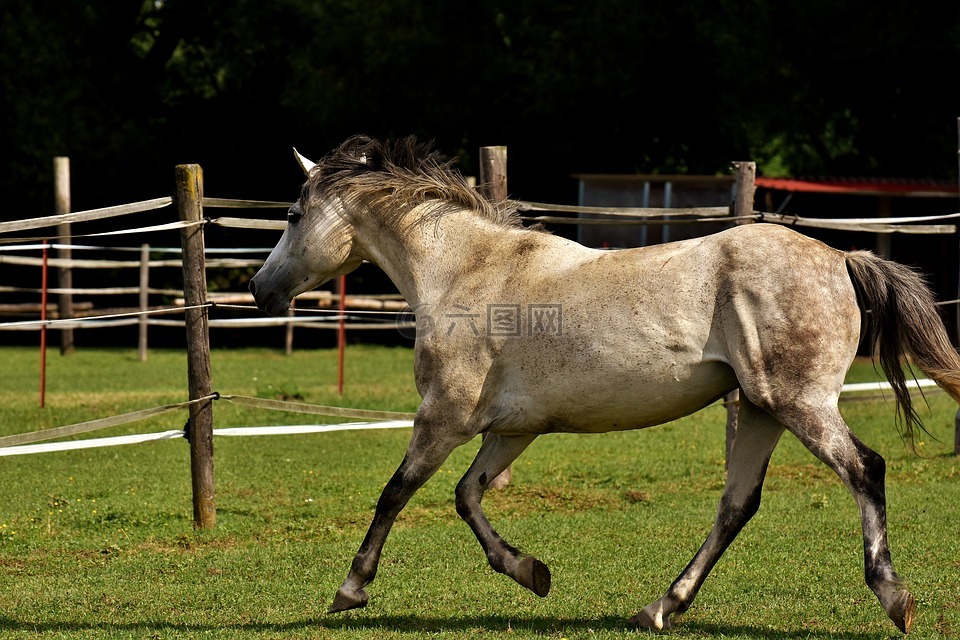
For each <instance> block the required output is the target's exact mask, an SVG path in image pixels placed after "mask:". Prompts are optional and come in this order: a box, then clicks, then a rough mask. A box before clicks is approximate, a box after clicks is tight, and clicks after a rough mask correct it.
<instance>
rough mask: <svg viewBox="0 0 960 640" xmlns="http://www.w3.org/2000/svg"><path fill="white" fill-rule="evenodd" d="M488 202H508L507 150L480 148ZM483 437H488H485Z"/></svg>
mask: <svg viewBox="0 0 960 640" xmlns="http://www.w3.org/2000/svg"><path fill="white" fill-rule="evenodd" d="M477 188H478V189H480V193H482V194H483V195H484V196H485V197H486V198H487V199H488V200H492V201H494V202H500V201H501V200H506V199H507V195H508V191H507V148H506V147H480V184H479V185H478V187H477ZM483 437H486V435H484V436H483ZM512 475H513V470H512V467H507V468H506V469H504V470H503V472H502V473H501V474H500V475H498V476H497V477H496V478H494V479H493V480H491V481H490V485H489V488H490V489H502V488H504V487H505V486H507V485H508V484H510V478H511V476H512Z"/></svg>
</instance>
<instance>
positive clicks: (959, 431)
mask: <svg viewBox="0 0 960 640" xmlns="http://www.w3.org/2000/svg"><path fill="white" fill-rule="evenodd" d="M957 166H958V167H960V118H957ZM957 179H958V180H960V175H958V176H957ZM957 297H960V296H957ZM955 311H956V314H957V344H960V307H956V309H955ZM953 455H955V456H960V408H958V409H957V415H956V416H954V418H953Z"/></svg>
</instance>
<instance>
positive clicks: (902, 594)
mask: <svg viewBox="0 0 960 640" xmlns="http://www.w3.org/2000/svg"><path fill="white" fill-rule="evenodd" d="M916 611H917V601H916V599H915V598H914V597H913V596H912V595H911V594H910V592H909V591H899V592H897V600H896V602H894V603H893V606H891V607H890V611H889V612H888V615H889V616H890V619H891V620H893V624H895V625H897V629H900V632H901V633H910V628H911V627H912V626H913V615H914V613H916Z"/></svg>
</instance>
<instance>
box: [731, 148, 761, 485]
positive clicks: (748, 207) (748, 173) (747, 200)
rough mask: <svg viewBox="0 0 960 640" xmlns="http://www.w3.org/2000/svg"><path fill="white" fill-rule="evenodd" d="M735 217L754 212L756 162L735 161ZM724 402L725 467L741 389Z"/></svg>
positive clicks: (735, 424) (733, 432)
mask: <svg viewBox="0 0 960 640" xmlns="http://www.w3.org/2000/svg"><path fill="white" fill-rule="evenodd" d="M733 169H734V171H735V172H736V173H735V174H734V175H735V177H734V200H733V211H732V213H733V215H734V217H740V216H748V215H751V214H753V195H754V193H755V192H756V190H757V187H756V178H757V164H756V163H755V162H734V163H733ZM751 222H753V220H736V224H738V225H740V224H750V223H751ZM723 404H724V405H726V408H727V455H726V458H725V460H724V467H728V466H729V464H730V452H731V451H732V450H733V441H734V440H735V439H736V437H737V426H738V422H739V415H740V389H734V390H733V391H731V392H730V393H728V394H727V395H725V396H724V397H723Z"/></svg>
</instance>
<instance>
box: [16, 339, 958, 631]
mask: <svg viewBox="0 0 960 640" xmlns="http://www.w3.org/2000/svg"><path fill="white" fill-rule="evenodd" d="M0 354H2V357H3V359H4V362H5V365H6V366H5V367H4V368H3V369H2V370H0V399H2V401H3V405H2V406H3V408H2V410H0V435H4V434H8V433H17V432H22V431H29V430H34V429H36V428H40V427H50V426H59V425H61V424H69V423H72V422H77V421H82V420H89V419H93V418H97V417H102V416H106V415H111V414H115V413H120V412H125V411H132V410H135V409H141V408H146V407H149V406H155V405H158V404H163V403H168V402H176V401H180V400H183V399H184V398H185V396H186V381H185V371H186V360H185V357H184V355H183V354H182V353H180V352H162V351H155V352H151V354H150V361H149V362H148V363H146V364H142V363H139V362H137V361H136V355H135V353H133V352H132V351H125V350H113V351H111V350H84V349H81V350H80V351H79V352H78V353H76V354H75V355H74V356H71V357H69V358H60V357H58V356H54V357H52V358H51V360H50V363H49V365H50V366H49V374H48V377H49V381H48V394H47V405H48V406H47V408H46V409H44V410H41V409H38V408H37V392H36V388H37V376H36V370H37V365H36V359H37V358H36V351H35V350H32V349H16V348H5V349H2V350H0ZM412 363H413V357H412V353H411V352H410V351H409V350H407V349H400V348H397V349H389V348H378V347H362V346H351V347H350V348H349V351H348V354H347V365H348V368H347V382H346V390H347V393H346V395H345V397H344V398H343V399H342V401H340V400H339V399H338V398H337V395H336V354H335V352H331V351H315V352H306V351H302V352H297V353H295V354H294V355H293V356H291V357H287V356H284V355H282V354H279V353H277V352H275V351H271V350H253V349H251V350H236V351H223V350H222V351H216V352H214V354H213V361H212V366H213V378H214V387H215V389H216V390H217V391H219V392H221V393H223V394H238V395H256V396H262V397H286V398H302V399H303V400H305V401H307V402H312V403H317V404H338V403H342V404H343V405H345V406H355V407H363V408H375V409H387V410H400V411H412V410H414V409H415V408H416V406H417V404H418V398H417V395H416V392H415V389H414V385H413V375H412ZM874 378H875V373H874V372H873V370H872V369H871V368H870V366H869V365H858V366H857V367H856V368H855V370H854V371H853V372H852V373H851V376H850V379H851V380H856V381H862V380H867V379H874ZM929 399H930V407H931V411H930V413H929V414H928V415H927V416H926V423H927V427H928V429H929V430H930V432H931V434H932V436H933V437H929V436H924V439H923V444H922V446H921V447H920V449H921V456H916V455H914V454H912V453H909V452H908V451H906V449H905V447H904V446H903V444H902V443H901V442H900V440H899V438H898V436H897V433H896V430H895V429H894V427H893V409H892V403H891V402H864V403H850V404H844V405H842V409H843V412H844V414H845V416H846V417H847V419H848V421H849V422H850V424H851V426H852V427H853V429H854V430H855V431H856V432H857V433H858V435H860V437H861V438H862V439H864V440H865V441H866V442H867V443H868V444H869V445H870V446H872V447H874V448H875V449H877V450H878V451H880V452H881V453H882V454H883V455H884V457H885V458H886V459H887V461H888V489H887V495H888V501H889V530H890V541H891V546H892V549H893V554H894V561H895V564H896V566H897V568H898V570H899V572H900V574H901V575H902V576H903V577H904V578H905V579H906V580H907V581H908V582H909V584H910V586H911V588H912V590H913V592H914V593H915V595H916V596H917V597H918V600H919V609H918V618H917V622H916V625H915V629H914V635H915V637H920V638H945V637H957V636H958V634H960V461H958V459H956V458H954V457H952V456H948V455H945V452H946V450H947V449H948V448H949V447H948V445H951V444H952V440H953V417H954V414H955V412H956V405H955V404H954V403H953V402H952V401H950V400H949V399H947V398H946V397H945V396H944V395H931V396H930V398H929ZM185 415H186V414H185V413H184V412H178V413H174V414H168V415H165V416H161V417H158V418H154V419H152V420H149V421H145V422H142V423H137V424H134V425H129V426H124V427H118V428H114V429H110V430H108V431H107V432H104V433H102V434H97V435H117V434H122V433H140V432H149V431H160V430H165V429H171V428H179V427H181V426H182V425H183V422H184V420H185ZM215 421H216V426H217V427H226V426H247V425H251V426H252V425H264V424H284V423H302V422H315V421H316V416H302V415H296V414H283V413H271V412H265V411H262V410H254V409H249V408H244V407H241V406H237V405H232V404H229V403H227V402H225V401H219V402H217V403H216V405H215ZM723 421H724V412H723V410H722V409H721V408H719V407H709V408H707V409H705V410H704V411H702V412H700V413H699V414H697V415H695V416H691V417H689V418H687V419H684V420H681V421H678V422H676V423H672V424H670V425H665V426H663V427H660V428H657V429H650V430H646V431H638V432H628V433H614V434H605V435H597V436H572V435H549V436H544V437H542V438H540V439H539V440H538V441H537V442H535V443H534V445H533V446H531V447H530V449H529V450H528V451H527V452H526V453H525V454H524V456H523V457H521V458H520V460H519V461H518V462H517V463H516V464H515V465H514V472H515V480H514V482H513V484H512V485H511V486H510V487H508V488H507V489H506V490H505V491H503V492H495V493H491V494H489V495H488V497H487V499H486V500H485V501H484V506H485V507H486V510H487V513H488V515H489V517H490V519H491V521H492V522H493V523H494V525H495V526H496V527H497V528H498V530H499V531H500V532H501V533H502V534H503V536H504V537H505V538H506V539H507V540H508V541H510V542H512V543H513V544H515V545H517V546H519V547H521V548H523V549H524V550H527V551H529V552H531V553H534V554H535V555H537V556H538V557H539V558H540V559H541V560H543V561H544V562H546V563H547V564H548V565H549V566H550V567H551V570H552V571H553V576H554V583H553V590H552V592H551V594H550V596H549V597H547V598H545V599H539V598H537V597H535V596H533V595H531V594H529V593H528V592H526V591H524V590H523V589H522V588H520V587H519V586H517V585H516V584H514V583H513V582H512V581H511V580H509V579H508V578H505V577H504V576H501V575H498V574H495V573H494V572H493V571H491V570H490V569H489V567H488V566H487V564H486V560H485V558H484V557H483V554H482V552H481V551H480V548H479V546H478V545H477V543H476V541H475V540H474V538H473V535H472V533H471V532H470V530H469V529H468V527H467V526H466V525H465V524H464V523H462V522H461V521H460V520H459V519H458V518H457V516H456V513H455V511H454V508H453V489H454V486H455V485H456V482H457V480H458V479H459V478H460V476H461V475H462V474H463V472H464V471H465V470H466V468H467V466H468V465H469V463H470V460H471V459H472V456H473V454H474V453H475V452H476V448H477V444H478V443H477V442H472V443H470V444H468V445H467V446H465V447H463V448H461V449H460V450H458V451H456V452H455V453H454V454H453V455H452V456H451V457H450V459H449V460H448V461H447V462H446V463H445V464H444V466H443V468H442V469H441V470H440V472H439V473H438V474H437V476H436V477H435V478H434V479H432V480H431V481H430V482H429V483H427V485H426V486H425V487H424V488H423V489H422V490H421V491H420V492H419V493H418V494H417V495H416V496H415V497H414V499H413V500H412V501H411V503H410V505H409V506H408V508H407V509H406V510H405V511H404V513H403V514H402V515H401V517H400V519H399V521H398V522H397V525H396V526H395V528H394V530H393V532H392V533H391V536H390V539H389V540H388V542H387V545H386V548H385V551H384V555H383V560H382V563H381V568H380V573H379V575H378V577H377V580H376V582H375V583H374V584H373V585H371V587H370V589H369V591H370V594H371V601H370V604H369V606H368V607H367V608H366V609H363V610H359V611H355V612H349V613H346V614H340V615H336V616H328V615H326V614H325V613H324V612H325V610H326V607H327V606H328V605H329V601H330V599H331V598H332V596H333V593H334V591H335V590H336V588H337V587H338V586H339V584H340V582H341V581H342V579H343V577H344V576H345V575H346V572H347V569H348V568H349V565H350V561H351V559H352V558H353V554H354V553H355V551H356V548H357V546H358V545H359V543H360V541H361V540H362V538H363V534H364V532H365V530H366V527H367V525H368V523H369V520H370V517H371V515H372V511H373V506H374V504H375V502H376V499H377V497H378V495H379V492H380V490H381V489H382V487H383V484H384V483H385V482H386V480H387V479H388V478H389V477H390V475H391V474H392V473H393V471H394V469H395V468H396V466H397V464H398V463H399V461H400V459H401V458H402V456H403V453H404V450H405V448H406V442H407V439H408V437H409V431H408V430H391V431H377V432H338V433H329V434H319V435H304V436H278V437H263V438H256V437H251V438H219V439H217V440H216V442H215V451H216V463H215V465H216V481H217V507H218V525H217V528H216V529H215V530H214V531H210V532H195V531H193V530H192V526H191V506H190V501H191V498H190V478H189V459H188V458H189V452H188V447H187V445H186V443H185V442H183V441H180V440H176V441H164V442H157V443H149V444H143V445H137V446H128V447H118V448H107V449H92V450H85V451H73V452H62V453H48V454H39V455H33V456H18V457H8V458H3V459H2V460H0V486H3V488H4V491H3V497H4V500H3V501H2V502H0V593H2V594H3V595H2V598H0V632H2V635H3V637H4V638H8V637H10V638H35V637H42V638H257V639H261V638H344V639H353V638H404V639H407V638H411V639H412V638H429V637H444V638H474V637H478V636H479V637H504V638H507V637H509V638H571V639H572V638H618V637H633V636H634V635H635V632H633V631H631V630H630V629H629V628H628V626H627V624H626V622H625V621H626V619H627V618H628V617H629V616H631V615H633V614H634V613H636V611H637V610H639V609H640V608H642V607H643V606H644V605H645V604H646V603H647V602H649V601H651V600H653V599H655V598H657V597H659V596H660V595H661V594H662V592H663V590H665V589H666V588H667V586H669V584H670V582H671V581H672V580H673V579H674V578H675V577H676V575H677V574H678V573H679V571H681V570H682V569H683V567H684V565H685V564H686V563H687V562H688V561H689V559H690V558H691V557H692V555H693V553H694V552H695V551H696V549H697V547H698V546H699V545H700V543H701V542H702V541H703V539H704V537H705V536H706V534H707V532H708V531H709V528H710V526H711V524H712V521H713V517H714V515H715V510H716V504H717V501H718V499H719V496H720V492H721V490H722V486H723V478H724V472H723V437H724V429H723ZM88 437H89V436H88ZM934 438H936V439H934ZM861 553H862V542H861V537H860V527H859V520H858V517H857V513H856V507H855V505H854V504H853V501H852V499H851V498H850V496H849V495H848V494H847V492H846V490H845V489H844V488H843V486H842V485H841V484H840V483H839V481H838V480H837V479H836V478H835V477H834V476H833V475H832V474H831V473H830V472H829V471H828V470H826V469H825V468H824V467H823V465H821V464H819V463H818V462H816V460H814V458H813V457H812V456H811V455H810V454H809V453H807V452H806V451H805V450H804V449H803V448H802V447H801V446H800V445H799V444H798V443H797V441H796V440H795V439H794V438H792V437H791V436H786V437H785V438H784V440H783V442H782V444H781V445H780V447H779V448H778V450H777V452H776V453H775V455H774V459H773V462H772V464H771V467H770V471H769V474H768V480H767V483H766V489H765V493H764V505H763V507H762V508H761V510H760V513H759V514H758V515H757V516H756V517H755V518H754V520H753V521H752V522H751V523H750V524H749V525H748V527H747V528H746V529H745V531H744V532H743V533H742V534H741V536H740V537H739V538H738V539H737V541H736V542H735V543H734V545H733V546H732V547H731V549H730V550H729V551H728V552H727V553H726V554H725V555H724V557H723V558H722V559H721V561H720V563H719V564H718V566H717V567H716V569H715V570H714V572H713V573H712V574H711V577H710V578H709V580H708V581H707V583H706V585H705V586H704V589H703V591H702V592H701V594H700V596H699V598H698V599H697V601H696V603H695V604H694V605H693V607H692V608H691V609H690V611H688V612H687V613H686V614H685V615H684V616H683V617H681V618H680V619H679V624H678V625H677V626H676V627H675V628H674V630H673V631H671V632H670V633H669V635H670V636H671V637H678V638H705V637H725V638H795V637H813V638H880V637H896V636H897V635H898V634H897V633H896V631H895V629H894V628H893V626H892V625H891V624H890V623H889V622H888V621H887V620H886V617H885V615H884V614H883V612H882V610H881V608H880V606H879V604H878V603H877V602H876V599H875V598H874V596H873V594H872V593H871V592H870V591H869V589H867V587H866V586H865V585H864V584H863V580H862V572H863V568H862V560H861Z"/></svg>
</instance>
